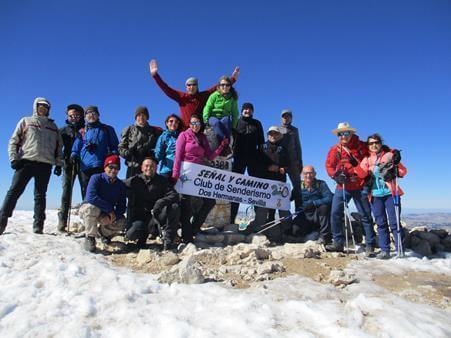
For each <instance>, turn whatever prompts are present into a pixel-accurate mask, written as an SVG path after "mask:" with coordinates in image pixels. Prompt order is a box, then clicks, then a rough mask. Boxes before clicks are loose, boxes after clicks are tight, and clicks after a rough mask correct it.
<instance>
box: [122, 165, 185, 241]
mask: <svg viewBox="0 0 451 338" xmlns="http://www.w3.org/2000/svg"><path fill="white" fill-rule="evenodd" d="M156 170H157V163H156V162H155V160H154V159H152V158H146V159H144V161H143V162H142V165H141V171H142V173H141V174H138V175H135V176H132V177H130V178H128V179H127V180H126V181H125V184H126V186H127V189H128V190H129V191H128V196H129V200H128V208H129V210H130V213H129V217H130V218H129V220H128V226H127V227H128V229H127V232H126V237H127V238H128V239H129V240H137V245H138V247H143V246H145V244H146V241H147V237H148V236H149V234H150V233H153V231H152V229H153V228H154V226H157V227H158V228H159V232H160V236H161V238H162V240H163V250H169V249H173V248H174V247H175V245H174V239H175V235H176V231H177V225H178V222H179V218H180V207H179V194H178V193H177V192H176V191H175V190H174V188H173V187H172V185H171V184H170V181H169V180H167V179H166V178H165V177H163V176H160V175H158V174H156Z"/></svg>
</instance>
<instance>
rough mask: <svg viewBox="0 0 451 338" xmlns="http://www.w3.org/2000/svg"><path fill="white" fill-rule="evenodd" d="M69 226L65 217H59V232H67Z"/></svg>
mask: <svg viewBox="0 0 451 338" xmlns="http://www.w3.org/2000/svg"><path fill="white" fill-rule="evenodd" d="M66 227H67V220H65V219H63V218H62V217H58V225H57V229H58V231H59V232H66Z"/></svg>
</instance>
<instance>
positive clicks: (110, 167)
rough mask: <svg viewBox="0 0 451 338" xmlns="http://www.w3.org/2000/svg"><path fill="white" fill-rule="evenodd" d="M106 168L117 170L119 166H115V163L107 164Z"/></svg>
mask: <svg viewBox="0 0 451 338" xmlns="http://www.w3.org/2000/svg"><path fill="white" fill-rule="evenodd" d="M107 168H108V169H110V170H119V166H117V165H115V164H108V165H107Z"/></svg>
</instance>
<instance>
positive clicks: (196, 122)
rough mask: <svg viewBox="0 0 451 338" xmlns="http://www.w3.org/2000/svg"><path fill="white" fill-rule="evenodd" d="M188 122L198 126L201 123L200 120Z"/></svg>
mask: <svg viewBox="0 0 451 338" xmlns="http://www.w3.org/2000/svg"><path fill="white" fill-rule="evenodd" d="M189 124H190V125H192V126H200V125H201V123H200V121H195V122H190V123H189Z"/></svg>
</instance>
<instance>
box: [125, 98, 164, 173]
mask: <svg viewBox="0 0 451 338" xmlns="http://www.w3.org/2000/svg"><path fill="white" fill-rule="evenodd" d="M148 120H149V111H148V109H147V107H142V106H140V107H138V108H136V111H135V124H133V125H131V126H128V127H127V128H125V129H124V130H123V131H122V135H121V141H120V143H119V146H118V149H119V155H121V157H122V158H124V159H125V164H126V165H127V174H126V177H127V178H129V177H132V176H134V175H136V174H139V173H140V166H141V163H142V162H143V160H144V159H145V158H146V157H155V154H154V150H155V146H156V144H157V140H158V138H159V137H160V135H161V133H162V132H163V129H161V128H159V127H153V126H150V125H149V123H148V122H147V121H148Z"/></svg>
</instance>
